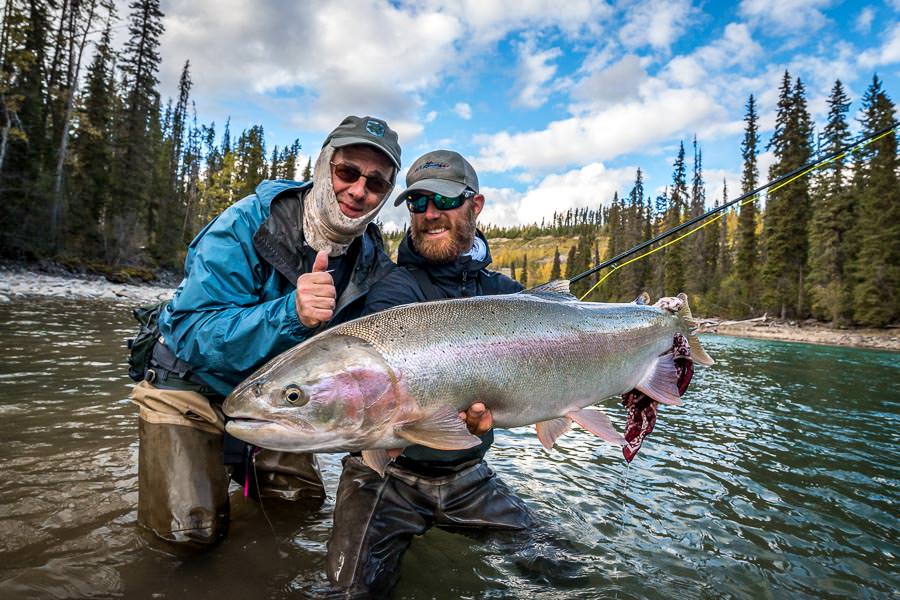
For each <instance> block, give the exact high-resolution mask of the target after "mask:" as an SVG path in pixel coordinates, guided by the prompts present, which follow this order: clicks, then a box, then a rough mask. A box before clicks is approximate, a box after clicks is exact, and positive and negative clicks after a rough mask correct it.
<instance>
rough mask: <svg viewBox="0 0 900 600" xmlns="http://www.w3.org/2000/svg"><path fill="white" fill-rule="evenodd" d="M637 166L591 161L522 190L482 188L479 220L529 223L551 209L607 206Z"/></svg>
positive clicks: (629, 181)
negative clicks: (613, 167) (609, 165)
mask: <svg viewBox="0 0 900 600" xmlns="http://www.w3.org/2000/svg"><path fill="white" fill-rule="evenodd" d="M636 170H637V169H636V167H625V168H621V169H608V168H607V167H605V166H604V165H603V164H601V163H590V164H587V165H585V166H583V167H581V168H579V169H574V170H572V171H569V172H567V173H563V174H561V175H549V176H547V177H545V178H544V179H543V180H542V181H541V182H540V183H539V184H538V185H537V186H536V187H533V188H531V189H529V190H528V191H526V192H525V193H518V192H516V191H514V190H511V189H509V188H490V187H486V188H483V189H482V193H483V194H484V196H485V204H484V210H483V211H482V213H481V217H480V218H479V221H480V222H481V223H494V224H497V223H503V224H528V223H540V222H541V219H548V220H549V219H550V218H551V217H552V216H553V212H554V211H556V212H566V211H567V210H569V209H570V208H580V207H585V206H589V207H592V208H597V207H598V206H600V205H601V204H602V205H604V206H605V205H608V204H609V203H610V201H611V200H612V198H613V194H614V193H615V192H617V191H618V192H619V193H620V194H622V193H624V192H623V190H628V189H630V188H631V186H632V185H633V183H634V175H635V171H636Z"/></svg>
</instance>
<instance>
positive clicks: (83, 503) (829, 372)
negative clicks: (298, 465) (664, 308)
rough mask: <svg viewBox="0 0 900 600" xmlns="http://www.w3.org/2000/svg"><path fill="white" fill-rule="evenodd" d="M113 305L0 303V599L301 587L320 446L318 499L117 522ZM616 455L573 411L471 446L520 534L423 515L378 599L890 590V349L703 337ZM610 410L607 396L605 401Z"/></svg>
mask: <svg viewBox="0 0 900 600" xmlns="http://www.w3.org/2000/svg"><path fill="white" fill-rule="evenodd" d="M133 329H134V322H133V321H132V319H131V316H130V306H127V305H124V304H117V303H112V302H105V301H104V302H99V301H62V300H29V301H17V302H15V303H5V304H0V380H2V384H3V385H2V387H0V489H2V494H0V557H2V561H0V597H2V598H4V599H13V598H88V597H100V598H109V597H122V598H185V597H196V598H217V599H219V600H226V599H230V598H236V599H237V598H239V599H242V600H246V599H248V598H293V597H300V598H302V597H311V598H315V597H318V596H320V595H321V594H322V593H323V591H324V590H325V579H324V575H323V566H324V555H325V542H326V540H327V539H328V535H329V532H330V529H331V512H332V509H333V495H334V492H335V490H336V487H337V480H338V476H339V474H340V463H339V458H340V457H339V456H333V455H326V456H324V457H323V460H322V462H321V464H322V467H323V475H324V478H325V484H326V488H327V490H328V492H329V495H330V498H329V500H328V501H327V502H326V503H325V505H324V506H323V507H322V508H321V509H319V510H316V511H312V512H309V511H303V510H299V509H297V508H296V507H294V506H292V505H290V504H279V503H277V502H275V501H266V502H264V503H263V505H262V506H260V505H259V504H257V503H255V502H253V501H250V500H246V499H244V498H243V497H242V496H241V494H240V491H239V489H238V488H237V486H233V489H232V495H231V503H232V523H231V528H230V530H229V533H228V537H227V538H226V539H225V540H224V541H223V542H222V543H221V544H219V545H218V546H216V547H215V548H213V549H211V550H209V551H207V552H205V553H202V554H185V553H180V552H176V551H173V550H171V549H169V548H167V547H165V546H163V545H161V544H159V543H156V542H154V541H153V540H150V539H149V538H148V537H147V536H146V535H145V534H144V533H143V532H142V531H141V530H140V529H139V528H138V526H137V522H136V516H137V513H136V506H137V453H138V442H137V411H136V408H135V407H134V406H133V405H131V404H130V403H129V402H128V400H127V394H128V390H129V386H130V380H129V379H128V377H127V375H126V368H125V350H124V340H125V338H127V337H129V336H130V335H131V334H132V332H133ZM703 344H704V346H705V347H706V349H707V351H708V352H709V353H710V355H712V356H713V357H714V358H715V359H716V360H717V361H718V362H717V364H716V365H715V366H713V367H712V368H709V369H698V371H697V375H696V377H695V379H694V382H693V383H692V385H691V388H690V390H689V391H688V394H687V395H686V396H685V400H686V401H685V404H684V405H683V406H681V407H662V409H661V410H660V415H659V421H658V423H657V427H656V430H655V431H654V433H653V434H652V435H651V437H650V438H649V439H648V440H647V442H646V443H645V444H644V447H643V449H642V450H641V453H640V454H639V455H638V457H637V458H636V459H635V461H634V462H633V463H632V464H631V465H630V466H626V464H625V463H624V461H623V460H622V458H621V454H619V453H618V451H617V450H616V449H615V448H613V447H611V446H609V445H607V444H605V443H603V442H601V441H599V440H598V439H597V438H595V437H593V436H591V435H590V434H587V433H585V432H583V431H580V430H576V431H573V432H571V433H570V434H569V435H567V436H566V437H564V438H562V439H561V440H560V442H559V443H558V446H557V449H556V450H555V451H554V452H552V453H548V452H546V451H544V450H543V448H542V447H541V445H540V444H539V443H538V441H537V438H536V436H535V435H534V433H533V431H532V430H531V429H527V430H526V429H521V430H514V431H498V432H497V441H496V444H495V447H494V448H493V449H492V450H491V452H490V454H489V457H490V462H491V464H492V465H493V467H494V468H495V470H496V471H497V472H498V473H499V474H500V476H501V477H502V478H503V479H504V480H505V481H506V482H507V484H509V485H510V487H512V488H513V489H514V490H515V491H516V492H517V493H518V494H519V495H520V496H521V497H522V498H523V499H524V500H525V501H526V502H527V504H528V505H529V506H530V507H531V508H532V509H533V511H534V512H535V514H536V515H537V516H538V520H539V522H540V529H541V531H542V532H543V533H542V536H543V537H540V538H539V539H538V540H539V541H534V542H533V543H531V544H529V545H527V546H523V547H513V546H510V543H509V542H506V541H501V540H497V539H493V538H491V537H487V538H479V539H476V538H470V537H464V536H460V535H453V534H449V533H445V532H442V531H437V530H433V531H430V532H429V533H428V534H426V535H425V536H423V537H421V538H416V540H415V541H414V543H413V545H412V547H411V548H410V550H409V552H408V553H407V555H406V557H405V559H404V562H403V566H402V575H401V580H400V584H399V586H398V587H397V589H396V590H395V593H394V597H395V598H410V599H413V598H415V599H421V598H442V599H443V598H447V599H453V600H456V599H459V598H532V597H536V596H537V595H538V594H540V597H541V598H585V599H588V598H590V599H593V598H620V599H623V600H624V599H629V598H788V597H790V598H897V595H896V594H897V591H896V590H898V589H900V567H898V564H900V563H898V558H897V557H898V555H900V543H898V540H900V531H898V529H900V527H898V519H897V517H898V510H897V503H898V499H900V497H898V489H900V443H898V437H900V433H898V432H900V367H898V360H897V359H898V357H900V355H898V354H896V353H890V352H879V351H872V350H858V349H845V348H830V347H822V346H811V345H804V344H796V343H778V342H768V341H758V340H746V339H739V338H727V337H718V336H705V337H703ZM607 412H608V413H609V414H610V415H611V417H612V419H613V421H614V422H615V423H616V424H617V426H618V427H619V429H621V426H622V423H623V417H624V414H623V411H622V410H621V408H620V407H617V406H615V405H612V404H611V406H610V407H609V409H608V411H607Z"/></svg>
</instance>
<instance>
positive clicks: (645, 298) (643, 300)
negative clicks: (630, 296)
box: [634, 292, 650, 306]
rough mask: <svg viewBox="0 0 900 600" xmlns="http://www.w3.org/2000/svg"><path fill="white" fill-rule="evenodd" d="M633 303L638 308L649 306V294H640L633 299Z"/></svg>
mask: <svg viewBox="0 0 900 600" xmlns="http://www.w3.org/2000/svg"><path fill="white" fill-rule="evenodd" d="M634 303H635V304H637V305H639V306H647V305H649V304H650V294H648V293H647V292H641V295H640V296H638V297H637V298H635V299H634Z"/></svg>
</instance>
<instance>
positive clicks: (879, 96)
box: [853, 75, 900, 327]
mask: <svg viewBox="0 0 900 600" xmlns="http://www.w3.org/2000/svg"><path fill="white" fill-rule="evenodd" d="M859 120H860V123H861V124H862V133H863V135H871V134H874V133H875V132H878V131H881V130H884V129H887V128H890V127H896V125H897V118H896V115H895V106H894V103H893V101H891V99H890V98H889V97H888V95H887V93H886V92H885V91H884V89H883V87H882V83H881V80H880V79H879V78H878V76H877V75H876V76H874V77H873V78H872V83H871V84H870V85H869V87H868V88H867V89H866V92H865V95H863V99H862V107H861V115H860V119H859ZM898 170H900V160H898V157H897V134H896V132H891V133H890V134H888V135H886V136H884V137H882V138H881V139H879V140H878V141H876V142H873V143H871V144H869V145H868V146H866V147H865V148H864V149H863V150H862V152H860V153H859V158H858V160H857V165H856V173H855V181H854V192H855V194H856V196H857V198H858V202H859V220H858V222H857V226H856V229H855V237H856V238H857V239H858V240H859V250H858V252H857V254H856V257H855V260H854V263H853V277H854V287H853V315H854V317H855V319H856V321H857V322H858V323H859V324H861V325H866V326H870V327H884V326H886V325H888V324H891V323H895V322H897V320H898V319H900V181H898V175H897V174H898Z"/></svg>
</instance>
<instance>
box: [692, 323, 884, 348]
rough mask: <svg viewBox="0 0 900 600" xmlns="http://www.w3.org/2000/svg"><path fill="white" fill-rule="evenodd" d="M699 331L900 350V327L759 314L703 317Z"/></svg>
mask: <svg viewBox="0 0 900 600" xmlns="http://www.w3.org/2000/svg"><path fill="white" fill-rule="evenodd" d="M700 333H717V334H721V335H730V336H735V337H745V338H754V339H762V340H777V341H781V342H803V343H805V344H819V345H823V346H846V347H851V348H869V349H872V350H893V351H895V352H897V351H900V328H897V327H893V328H887V329H835V328H832V327H831V326H829V325H828V324H827V323H820V322H818V321H812V320H809V321H783V320H780V319H770V318H767V317H765V316H764V317H759V318H756V319H748V320H746V321H720V320H717V319H706V320H703V321H702V323H701V326H700Z"/></svg>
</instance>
